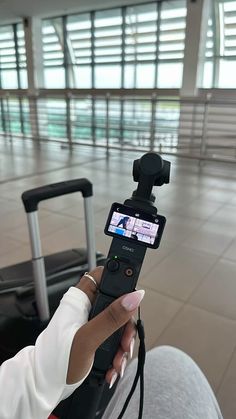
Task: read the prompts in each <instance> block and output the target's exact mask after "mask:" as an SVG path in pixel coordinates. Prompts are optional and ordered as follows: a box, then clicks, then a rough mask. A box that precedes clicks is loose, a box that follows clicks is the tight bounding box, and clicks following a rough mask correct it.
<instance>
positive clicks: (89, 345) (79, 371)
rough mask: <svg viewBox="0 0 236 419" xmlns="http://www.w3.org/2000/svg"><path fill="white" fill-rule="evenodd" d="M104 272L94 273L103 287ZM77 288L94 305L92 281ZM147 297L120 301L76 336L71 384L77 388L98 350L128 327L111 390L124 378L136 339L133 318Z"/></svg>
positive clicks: (110, 375) (138, 295)
mask: <svg viewBox="0 0 236 419" xmlns="http://www.w3.org/2000/svg"><path fill="white" fill-rule="evenodd" d="M102 272H103V267H101V266H100V267H97V268H95V269H94V270H93V271H91V272H90V274H91V275H92V276H93V278H94V279H95V280H96V282H97V283H98V284H100V281H101V276H102ZM77 288H79V289H80V290H81V291H83V292H84V293H85V294H87V296H88V298H89V299H90V302H91V304H93V303H94V301H95V299H96V294H97V290H96V286H95V285H94V284H93V282H92V281H90V280H89V279H88V278H86V277H84V276H83V277H82V278H81V280H80V282H79V284H78V285H77ZM143 296H144V291H136V292H133V293H130V294H126V295H124V296H122V297H120V298H118V299H117V300H116V301H114V302H113V303H112V304H110V306H109V307H107V308H106V309H105V310H104V311H103V312H101V313H100V314H99V315H97V316H96V317H94V318H93V319H91V320H90V321H89V322H88V323H86V324H85V325H84V326H82V327H81V328H80V329H79V330H78V331H77V332H76V334H75V336H74V339H73V343H72V347H71V353H70V359H69V366H68V371H67V384H74V383H77V382H78V381H79V380H81V379H82V378H83V377H84V376H85V375H86V374H87V372H88V370H89V369H90V367H91V364H92V363H93V360H94V355H95V352H96V349H97V348H98V347H99V346H100V345H101V344H102V342H104V341H105V340H106V339H107V338H108V337H109V336H110V335H112V334H113V333H114V332H115V331H116V330H118V329H119V328H120V327H122V326H124V325H126V326H125V329H124V333H123V336H122V339H121V342H120V346H119V348H118V351H117V353H116V355H115V358H114V360H113V367H112V368H110V369H109V370H108V371H107V374H106V381H107V382H108V383H110V387H111V386H112V385H113V384H114V382H115V381H116V378H117V377H118V374H120V375H121V376H123V373H124V369H125V366H126V363H127V359H128V356H129V355H130V356H131V357H132V352H133V347H134V342H135V337H136V327H135V323H134V320H133V315H134V314H135V312H136V309H137V307H138V306H139V304H140V302H141V300H142V298H143Z"/></svg>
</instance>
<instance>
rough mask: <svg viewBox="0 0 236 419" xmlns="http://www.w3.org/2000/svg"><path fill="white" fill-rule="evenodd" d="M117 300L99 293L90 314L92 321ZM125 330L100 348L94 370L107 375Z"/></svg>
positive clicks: (107, 340)
mask: <svg viewBox="0 0 236 419" xmlns="http://www.w3.org/2000/svg"><path fill="white" fill-rule="evenodd" d="M115 299H116V298H113V297H110V296H108V295H104V294H102V293H99V294H98V296H97V298H96V301H95V303H94V305H93V308H92V311H91V313H90V316H89V317H90V319H91V318H93V317H95V316H96V315H98V314H99V313H101V311H103V310H104V309H105V308H106V307H108V306H109V305H110V304H111V303H112V302H113V301H114V300H115ZM123 330H124V327H121V328H120V329H118V330H117V331H116V332H115V333H113V334H112V335H111V336H110V337H109V338H107V339H106V340H105V341H104V342H103V343H102V344H101V346H99V348H98V349H97V351H96V353H95V358H94V368H95V369H96V370H100V371H102V372H103V373H104V374H105V373H106V371H107V370H108V369H109V368H110V367H111V365H112V361H113V358H114V356H115V354H116V352H117V350H118V347H119V343H120V340H121V337H122V334H123Z"/></svg>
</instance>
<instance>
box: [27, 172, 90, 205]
mask: <svg viewBox="0 0 236 419" xmlns="http://www.w3.org/2000/svg"><path fill="white" fill-rule="evenodd" d="M74 192H81V193H82V195H83V197H84V198H88V197H90V196H92V195H93V185H92V183H91V182H90V181H89V180H88V179H85V178H83V179H74V180H68V181H65V182H58V183H52V184H51V185H45V186H41V187H40V188H35V189H30V190H29V191H26V192H24V193H23V194H22V196H21V198H22V201H23V204H24V207H25V211H26V212H33V211H37V209H38V204H39V202H40V201H44V200H45V199H50V198H56V197H57V196H61V195H67V194H70V193H74Z"/></svg>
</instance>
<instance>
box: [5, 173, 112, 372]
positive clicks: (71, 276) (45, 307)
mask: <svg viewBox="0 0 236 419" xmlns="http://www.w3.org/2000/svg"><path fill="white" fill-rule="evenodd" d="M74 192H81V193H82V195H83V198H84V212H85V224H86V239H87V249H86V248H85V249H84V248H81V249H71V250H66V251H63V252H59V253H55V254H52V255H49V256H46V257H45V258H43V256H42V251H41V242H40V234H39V224H38V211H37V209H38V204H39V202H41V201H42V200H45V199H51V198H54V197H58V196H61V195H65V194H69V193H74ZM92 195H93V191H92V184H91V183H90V182H89V181H88V180H87V179H76V180H71V181H66V182H60V183H55V184H51V185H46V186H43V187H40V188H36V189H32V190H30V191H27V192H25V193H23V195H22V200H23V203H24V207H25V210H26V213H27V218H28V225H29V235H30V242H31V249H32V261H27V262H23V263H18V264H16V265H14V266H10V267H5V268H2V269H0V364H1V363H2V362H4V361H5V360H7V359H9V358H10V357H12V356H14V355H15V354H16V353H17V352H18V351H19V350H20V349H22V348H23V347H25V346H27V345H32V344H34V342H35V340H36V338H37V336H38V335H39V334H40V333H41V331H42V330H43V329H44V328H45V327H46V325H47V324H48V321H49V320H50V318H51V316H52V315H53V313H54V312H55V310H56V308H57V307H58V305H59V302H60V300H61V298H62V296H63V294H64V293H65V292H66V291H67V290H68V288H69V287H70V286H73V285H75V284H76V283H77V282H78V281H79V278H80V277H81V276H82V275H83V274H84V272H85V271H89V270H91V269H92V268H94V267H95V266H96V265H102V264H103V263H104V261H105V257H104V256H103V255H102V254H101V253H99V252H97V253H96V251H95V239H94V220H93V208H92Z"/></svg>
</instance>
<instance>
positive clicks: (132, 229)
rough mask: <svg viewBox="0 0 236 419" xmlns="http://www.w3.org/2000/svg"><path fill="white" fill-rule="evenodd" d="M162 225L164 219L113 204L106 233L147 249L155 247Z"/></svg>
mask: <svg viewBox="0 0 236 419" xmlns="http://www.w3.org/2000/svg"><path fill="white" fill-rule="evenodd" d="M164 225H165V217H162V216H160V215H151V214H146V213H144V212H139V211H138V210H136V209H133V208H130V207H125V206H124V205H121V204H113V206H112V210H111V213H110V217H109V219H108V223H107V226H106V232H107V233H108V234H111V235H119V236H123V238H127V239H129V240H136V241H139V242H141V243H143V244H145V245H146V246H148V247H157V246H156V245H157V241H160V238H161V235H162V232H163V229H164Z"/></svg>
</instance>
